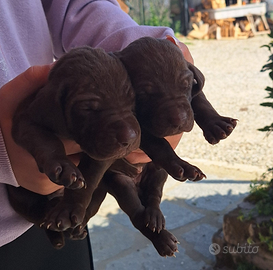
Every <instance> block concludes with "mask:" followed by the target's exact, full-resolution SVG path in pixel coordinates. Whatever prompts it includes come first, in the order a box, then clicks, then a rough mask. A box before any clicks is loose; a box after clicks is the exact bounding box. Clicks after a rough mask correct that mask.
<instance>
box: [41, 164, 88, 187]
mask: <svg viewBox="0 0 273 270" xmlns="http://www.w3.org/2000/svg"><path fill="white" fill-rule="evenodd" d="M43 172H44V173H45V174H46V175H47V176H48V177H49V179H50V180H51V181H52V182H54V183H56V184H58V185H63V186H65V187H66V188H69V189H80V188H83V187H85V185H86V183H85V180H84V177H83V176H82V173H81V172H80V170H79V169H78V168H77V167H76V166H75V165H74V164H73V163H72V162H71V161H70V160H68V159H64V160H50V161H48V162H47V163H46V164H45V166H44V169H43Z"/></svg>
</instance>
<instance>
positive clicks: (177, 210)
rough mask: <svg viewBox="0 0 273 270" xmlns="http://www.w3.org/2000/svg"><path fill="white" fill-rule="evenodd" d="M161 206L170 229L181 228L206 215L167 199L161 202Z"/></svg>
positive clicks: (167, 226)
mask: <svg viewBox="0 0 273 270" xmlns="http://www.w3.org/2000/svg"><path fill="white" fill-rule="evenodd" d="M160 208H161V210H162V212H163V214H164V216H165V220H166V228H167V229H168V230H173V229H176V228H179V227H181V226H184V225H186V224H188V223H190V222H193V221H195V220H198V219H200V218H202V217H204V215H202V214H200V213H194V212H193V211H190V210H189V209H186V208H185V207H182V206H179V205H177V204H174V203H172V202H170V201H167V200H164V201H163V202H162V203H161V205H160Z"/></svg>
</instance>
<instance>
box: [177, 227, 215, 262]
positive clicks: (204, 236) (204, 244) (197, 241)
mask: <svg viewBox="0 0 273 270" xmlns="http://www.w3.org/2000/svg"><path fill="white" fill-rule="evenodd" d="M218 229H219V228H217V227H214V226H211V225H210V224H201V225H199V226H197V227H195V228H194V229H192V230H191V231H189V232H187V233H185V234H183V235H182V236H181V237H182V238H183V239H184V240H186V241H187V242H188V243H192V244H193V245H194V249H195V250H196V251H198V252H199V253H201V254H202V255H203V256H206V257H207V258H209V259H211V260H213V261H214V260H215V257H214V256H213V255H212V254H210V252H209V246H210V245H211V243H212V242H211V241H212V236H213V235H214V233H215V232H217V231H218Z"/></svg>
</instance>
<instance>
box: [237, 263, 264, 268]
mask: <svg viewBox="0 0 273 270" xmlns="http://www.w3.org/2000/svg"><path fill="white" fill-rule="evenodd" d="M236 270H259V268H257V267H256V266H255V265H253V264H251V263H248V262H240V263H239V264H238V265H237V267H236Z"/></svg>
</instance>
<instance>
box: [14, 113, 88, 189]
mask: <svg viewBox="0 0 273 270" xmlns="http://www.w3.org/2000/svg"><path fill="white" fill-rule="evenodd" d="M12 136H13V139H14V141H15V142H16V143H17V144H18V145H20V146H21V147H23V148H24V149H26V150H27V151H28V152H29V153H30V154H31V155H32V156H33V157H34V159H35V161H36V163H37V166H38V168H39V170H40V172H42V173H45V174H46V175H47V176H48V177H49V179H50V180H51V181H52V182H54V183H56V184H58V185H63V186H65V187H67V188H72V189H78V188H82V187H83V186H84V185H85V181H84V178H83V176H82V173H81V172H80V170H79V169H78V168H77V167H76V165H74V164H73V163H72V162H71V161H70V160H69V159H68V158H67V156H66V153H65V149H64V146H63V143H62V142H61V140H60V139H59V138H58V137H57V136H56V135H55V134H54V133H53V132H51V131H49V130H48V129H46V128H44V127H42V126H40V125H38V124H36V123H34V122H32V121H31V120H30V119H29V117H28V115H27V114H26V113H24V114H21V115H20V116H19V117H18V116H17V117H15V119H14V121H13V127H12Z"/></svg>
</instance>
